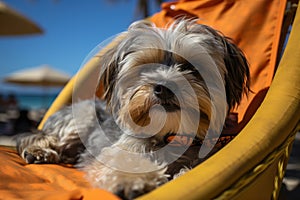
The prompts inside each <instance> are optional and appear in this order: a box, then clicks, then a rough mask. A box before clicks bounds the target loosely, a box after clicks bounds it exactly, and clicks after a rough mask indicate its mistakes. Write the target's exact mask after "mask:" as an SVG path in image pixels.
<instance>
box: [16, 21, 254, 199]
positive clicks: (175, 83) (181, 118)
mask: <svg viewBox="0 0 300 200" xmlns="http://www.w3.org/2000/svg"><path fill="white" fill-rule="evenodd" d="M99 67H101V73H100V75H99V77H100V78H99V83H98V84H99V85H100V84H102V85H103V86H104V90H105V94H104V97H103V100H99V99H96V98H95V99H90V100H84V101H82V102H77V103H74V104H73V105H72V106H68V107H65V108H63V109H61V110H60V111H58V112H56V113H55V114H53V115H52V116H51V117H50V118H49V119H48V120H47V122H46V124H45V125H44V127H43V129H42V130H41V131H40V132H38V133H36V134H33V133H30V134H25V135H23V136H20V137H19V138H18V142H17V149H18V151H19V153H20V155H21V156H22V157H23V158H24V159H25V161H26V162H27V163H72V164H75V166H77V167H79V168H82V169H83V170H84V171H85V172H86V174H87V179H88V180H89V181H90V182H91V183H92V184H93V185H94V186H96V187H100V188H104V189H107V190H109V191H111V192H113V193H115V194H118V195H119V196H121V197H123V198H124V199H131V198H134V197H136V196H138V195H141V194H144V193H146V192H148V191H151V190H153V189H155V188H156V187H158V186H160V185H161V184H163V183H165V182H167V181H169V180H172V179H174V178H176V177H177V176H179V175H181V174H183V173H185V172H186V171H188V170H189V169H191V168H193V167H194V166H196V165H197V164H199V163H201V162H202V161H203V160H204V159H205V158H207V157H208V156H209V155H211V154H212V153H211V152H215V151H217V150H218V147H216V146H215V145H214V144H216V143H217V140H215V141H216V142H212V143H211V144H212V145H207V144H208V142H207V141H212V140H213V139H215V138H219V136H220V133H221V131H222V127H223V125H224V120H225V117H226V115H227V113H228V111H229V110H230V109H231V108H233V107H234V106H236V105H238V104H239V102H240V100H241V97H242V95H243V94H244V93H247V91H248V90H249V87H248V86H249V69H248V64H247V61H246V58H245V56H244V55H243V53H242V52H241V50H240V49H239V48H238V47H237V46H235V45H234V44H233V43H232V42H230V40H229V39H228V38H226V37H224V36H223V35H221V34H220V33H219V32H217V31H215V30H214V29H212V28H210V27H208V26H206V25H200V24H197V23H196V21H195V20H185V19H183V20H177V21H175V22H174V23H172V24H170V25H169V26H168V28H164V29H161V28H157V27H155V25H153V24H152V23H150V22H147V21H138V22H135V23H133V24H132V25H131V26H130V27H129V29H128V31H126V32H124V33H122V34H120V36H119V37H117V38H116V39H115V41H114V45H113V47H111V48H110V49H109V50H107V51H106V52H105V53H103V54H102V57H101V65H100V66H99ZM87 89H88V88H87ZM205 148H206V151H205Z"/></svg>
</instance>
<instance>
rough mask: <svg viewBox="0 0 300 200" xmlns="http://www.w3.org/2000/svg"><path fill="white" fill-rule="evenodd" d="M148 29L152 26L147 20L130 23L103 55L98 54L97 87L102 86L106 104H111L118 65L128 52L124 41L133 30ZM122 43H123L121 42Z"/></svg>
mask: <svg viewBox="0 0 300 200" xmlns="http://www.w3.org/2000/svg"><path fill="white" fill-rule="evenodd" d="M148 27H153V24H152V23H151V22H150V21H147V20H140V21H136V22H134V23H132V24H131V25H130V26H129V28H128V31H127V32H123V33H121V34H120V35H118V36H117V37H116V38H115V39H114V40H113V41H112V42H111V43H110V44H109V45H108V46H107V47H105V49H103V50H102V51H103V53H101V54H100V57H101V63H100V65H101V74H102V77H100V80H99V81H100V82H99V84H98V85H103V88H104V95H103V98H104V99H105V100H106V101H107V102H108V104H109V103H110V102H111V98H112V92H113V88H114V87H115V82H116V76H117V75H118V73H119V70H120V69H119V64H120V62H121V61H122V59H123V58H124V57H125V56H126V55H127V54H128V53H130V52H127V51H128V49H129V48H128V45H131V43H130V42H126V40H125V39H128V37H129V35H131V36H130V37H134V36H135V35H134V34H130V32H131V31H132V30H133V31H134V30H138V29H141V30H143V29H147V28H148ZM123 41H124V42H123ZM122 42H123V43H122Z"/></svg>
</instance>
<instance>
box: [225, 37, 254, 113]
mask: <svg viewBox="0 0 300 200" xmlns="http://www.w3.org/2000/svg"><path fill="white" fill-rule="evenodd" d="M223 44H224V50H225V54H224V62H225V66H226V69H227V74H226V76H225V84H226V85H225V88H226V97H227V103H228V105H229V107H230V108H232V107H234V106H236V105H238V104H239V103H240V101H241V98H242V96H243V94H244V93H245V94H247V93H248V92H249V90H250V89H249V87H250V71H249V64H248V61H247V59H246V57H245V55H244V53H243V52H242V51H241V50H240V49H239V48H238V47H237V46H236V45H235V44H234V43H232V42H231V40H230V39H229V38H226V37H223Z"/></svg>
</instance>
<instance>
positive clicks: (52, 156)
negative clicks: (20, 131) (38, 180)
mask: <svg viewBox="0 0 300 200" xmlns="http://www.w3.org/2000/svg"><path fill="white" fill-rule="evenodd" d="M22 157H23V159H24V160H25V161H26V162H27V163H28V164H32V163H35V164H41V163H58V162H59V156H58V154H57V152H56V151H54V150H52V149H48V148H44V149H43V148H41V147H38V146H31V147H28V148H26V149H24V151H23V153H22Z"/></svg>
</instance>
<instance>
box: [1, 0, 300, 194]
mask: <svg viewBox="0 0 300 200" xmlns="http://www.w3.org/2000/svg"><path fill="white" fill-rule="evenodd" d="M180 2H181V3H183V4H182V5H184V3H186V2H185V1H180ZM201 2H203V5H202V7H201V6H198V7H194V9H200V10H201V9H203V12H204V13H206V14H207V15H210V14H209V11H210V10H214V13H215V14H214V15H213V17H212V18H213V19H215V22H218V23H215V24H213V26H216V27H218V28H219V30H221V31H222V32H223V33H224V34H226V33H227V31H226V29H222V25H221V24H222V23H221V22H219V20H220V21H222V20H225V19H230V18H228V16H227V15H229V14H230V13H231V11H232V10H233V11H232V12H234V11H236V10H235V9H237V8H238V7H239V6H242V5H241V4H240V3H242V2H248V3H249V2H252V3H250V4H251V6H257V7H256V9H259V8H261V6H266V4H268V2H272V3H270V5H269V6H267V8H268V9H269V10H266V12H267V11H268V12H270V13H271V14H272V13H273V14H274V12H275V11H277V12H275V14H274V15H272V17H271V19H272V20H274V21H272V20H271V21H268V22H265V19H262V18H261V19H260V21H259V22H257V21H256V23H267V24H268V27H269V28H270V26H271V25H270V24H272V26H271V27H273V29H272V31H267V32H264V34H269V33H272V35H273V36H274V35H275V36H274V38H273V43H272V44H271V46H272V47H271V49H264V48H263V47H260V48H259V46H256V47H255V49H254V51H260V50H262V51H267V52H268V53H269V54H268V56H269V57H268V58H270V60H268V61H267V62H268V67H271V69H269V68H268V69H267V71H268V76H267V77H268V80H269V82H268V83H266V85H264V84H262V85H263V87H262V88H260V87H258V88H260V89H258V91H261V90H262V91H263V92H265V94H263V95H262V96H259V99H260V100H261V101H262V102H261V101H260V102H259V105H258V106H257V105H256V106H255V108H256V109H257V110H255V111H251V112H250V111H249V112H247V109H244V110H243V111H241V112H239V111H233V112H238V113H239V115H240V116H241V115H242V116H246V115H247V114H249V115H251V116H250V117H249V118H247V119H246V121H247V123H244V124H243V119H244V117H240V119H239V120H238V123H240V124H242V125H243V128H242V129H241V130H240V132H239V134H238V135H237V136H236V138H235V139H234V140H232V141H231V142H230V143H228V144H227V145H226V146H225V147H224V148H223V149H221V150H220V151H218V152H217V153H216V154H214V155H213V156H212V157H210V158H209V159H208V160H206V161H205V162H203V163H202V164H200V165H199V166H197V167H196V168H194V169H193V170H191V171H190V172H188V173H186V174H184V175H183V176H181V177H179V178H177V179H175V180H173V181H171V182H169V183H167V184H165V185H163V186H161V187H159V188H158V189H156V190H154V191H152V192H150V193H148V194H146V195H144V196H142V197H140V198H139V199H142V200H147V199H149V200H150V199H151V200H153V199H243V200H244V199H278V195H279V191H280V187H281V182H282V179H283V176H284V171H285V167H286V164H287V161H288V157H289V153H290V150H291V146H292V143H293V140H294V136H295V133H296V132H297V130H299V120H300V114H299V111H300V79H299V77H300V76H299V75H300V49H299V41H300V10H299V9H298V11H297V14H296V17H295V20H294V23H293V25H292V31H291V34H290V38H289V41H288V43H287V47H286V49H285V51H284V53H283V56H282V58H281V59H280V63H279V66H278V67H277V64H276V63H277V57H278V56H277V55H278V49H279V48H280V46H283V45H281V44H282V42H280V37H279V35H280V33H281V32H282V30H285V26H284V27H283V28H282V26H281V23H282V20H283V19H284V12H285V7H286V1H281V0H278V1H269V0H262V1H229V0H226V1H214V2H219V3H218V4H216V5H212V3H211V2H213V1H209V0H205V1H201ZM258 2H261V4H263V5H260V4H259V3H258ZM250 4H249V6H250ZM254 4H255V5H254ZM167 5H169V4H165V5H164V6H167ZM169 6H171V5H169ZM178 6H179V7H178ZM210 6H215V7H214V9H210ZM176 7H177V9H179V10H178V11H179V12H184V7H180V5H179V4H178V5H175V7H174V6H172V7H169V8H170V9H171V10H172V9H173V10H174V9H175V8H176ZM189 8H191V7H189ZM205 8H207V9H205ZM252 9H255V7H253V8H252ZM272 9H275V10H272ZM246 11H247V12H250V11H249V10H243V11H241V12H239V13H237V14H236V15H239V17H238V18H241V19H240V20H243V19H242V16H243V15H246V13H247V12H246ZM164 12H165V13H164ZM252 12H254V10H252ZM160 13H162V15H164V14H166V13H167V11H166V10H165V9H163V10H162V12H160ZM171 13H172V12H171ZM248 14H249V13H248ZM231 15H232V13H231ZM155 17H159V16H157V15H156V16H154V17H153V18H151V19H150V20H153V21H155V20H156V19H155ZM238 18H236V19H238ZM288 18H289V17H286V18H285V19H288ZM208 23H210V22H208ZM212 23H214V22H213V20H212ZM224 23H225V22H224ZM224 23H223V25H224V26H225V25H226V23H228V21H227V22H226V23H225V24H224ZM232 23H235V24H234V25H237V24H238V21H234V22H232ZM244 23H248V21H247V20H246V21H245V22H244ZM284 24H285V23H284ZM249 25H250V24H249ZM233 27H234V26H233ZM283 32H285V31H283ZM234 33H236V35H237V36H238V37H239V38H241V40H239V41H238V42H237V43H239V44H240V45H241V46H243V45H245V44H244V43H242V41H243V40H242V38H243V36H241V35H239V33H237V32H234ZM252 37H255V35H252ZM268 37H270V35H268ZM281 41H284V40H281ZM247 45H249V46H251V43H249V44H247ZM269 45H270V44H269ZM107 48H109V46H108V47H107ZM242 49H243V47H242ZM243 50H245V47H244V49H243ZM103 51H105V50H103ZM274 54H275V55H274ZM246 55H249V54H246ZM100 59H101V58H100V57H99V56H94V57H92V58H91V59H90V60H89V61H88V62H87V63H86V64H85V66H84V68H83V69H81V70H80V72H79V73H78V74H77V75H76V76H75V77H74V78H73V79H72V80H71V81H70V82H69V83H68V84H67V85H66V87H65V88H64V89H63V91H62V92H61V94H60V95H59V96H58V97H57V99H56V100H55V102H54V103H53V104H52V106H51V108H50V109H49V110H48V112H47V113H46V115H45V117H44V120H45V119H47V117H49V116H50V115H51V114H53V113H54V112H55V111H57V110H58V109H60V108H61V107H62V106H64V105H66V104H68V103H70V102H71V100H72V96H74V94H73V89H74V88H76V89H78V91H80V85H83V84H84V85H89V84H90V85H91V88H96V87H95V80H97V77H96V75H95V74H97V73H95V71H97V70H99V66H98V63H99V60H100ZM249 60H250V64H251V59H249ZM252 60H253V59H252ZM270 62H271V63H273V65H270ZM252 66H253V65H252ZM272 67H273V68H272ZM275 70H276V73H275V76H274V77H273V75H274V71H275ZM261 71H263V70H261ZM269 73H271V74H269ZM252 75H253V74H252ZM255 75H256V76H259V75H258V74H255ZM253 76H254V75H253ZM265 77H266V76H265ZM254 78H255V77H254ZM268 84H269V86H268ZM266 88H267V91H265V90H264V89H266ZM256 89H257V88H256ZM76 91H77V90H76ZM98 93H99V94H101V88H100V89H99V90H98ZM86 97H87V98H89V97H90V96H89V95H87V96H86ZM262 97H264V98H262ZM253 99H255V96H253V98H252V100H251V101H250V102H246V103H245V105H248V106H249V105H250V104H251V102H252V101H253ZM240 113H242V114H240ZM44 120H43V121H42V122H41V124H40V128H41V127H42V126H43V123H44ZM0 162H1V164H0V170H1V173H0V180H1V185H0V191H1V194H2V196H4V198H6V199H10V198H22V199H24V198H25V199H26V198H27V199H40V198H43V199H72V198H73V199H80V198H83V199H93V198H95V197H96V196H97V195H99V196H101V195H102V198H103V199H115V198H116V197H114V196H113V195H111V194H109V193H107V192H106V191H103V190H100V189H92V188H91V186H89V184H88V183H87V182H86V181H85V180H84V178H83V174H82V173H81V172H79V171H78V170H76V169H74V168H70V167H68V166H59V165H26V164H25V163H24V162H23V161H22V160H21V159H20V158H19V157H18V156H17V155H16V153H15V151H13V150H9V149H7V148H1V151H0ZM4 180H5V181H4Z"/></svg>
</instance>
